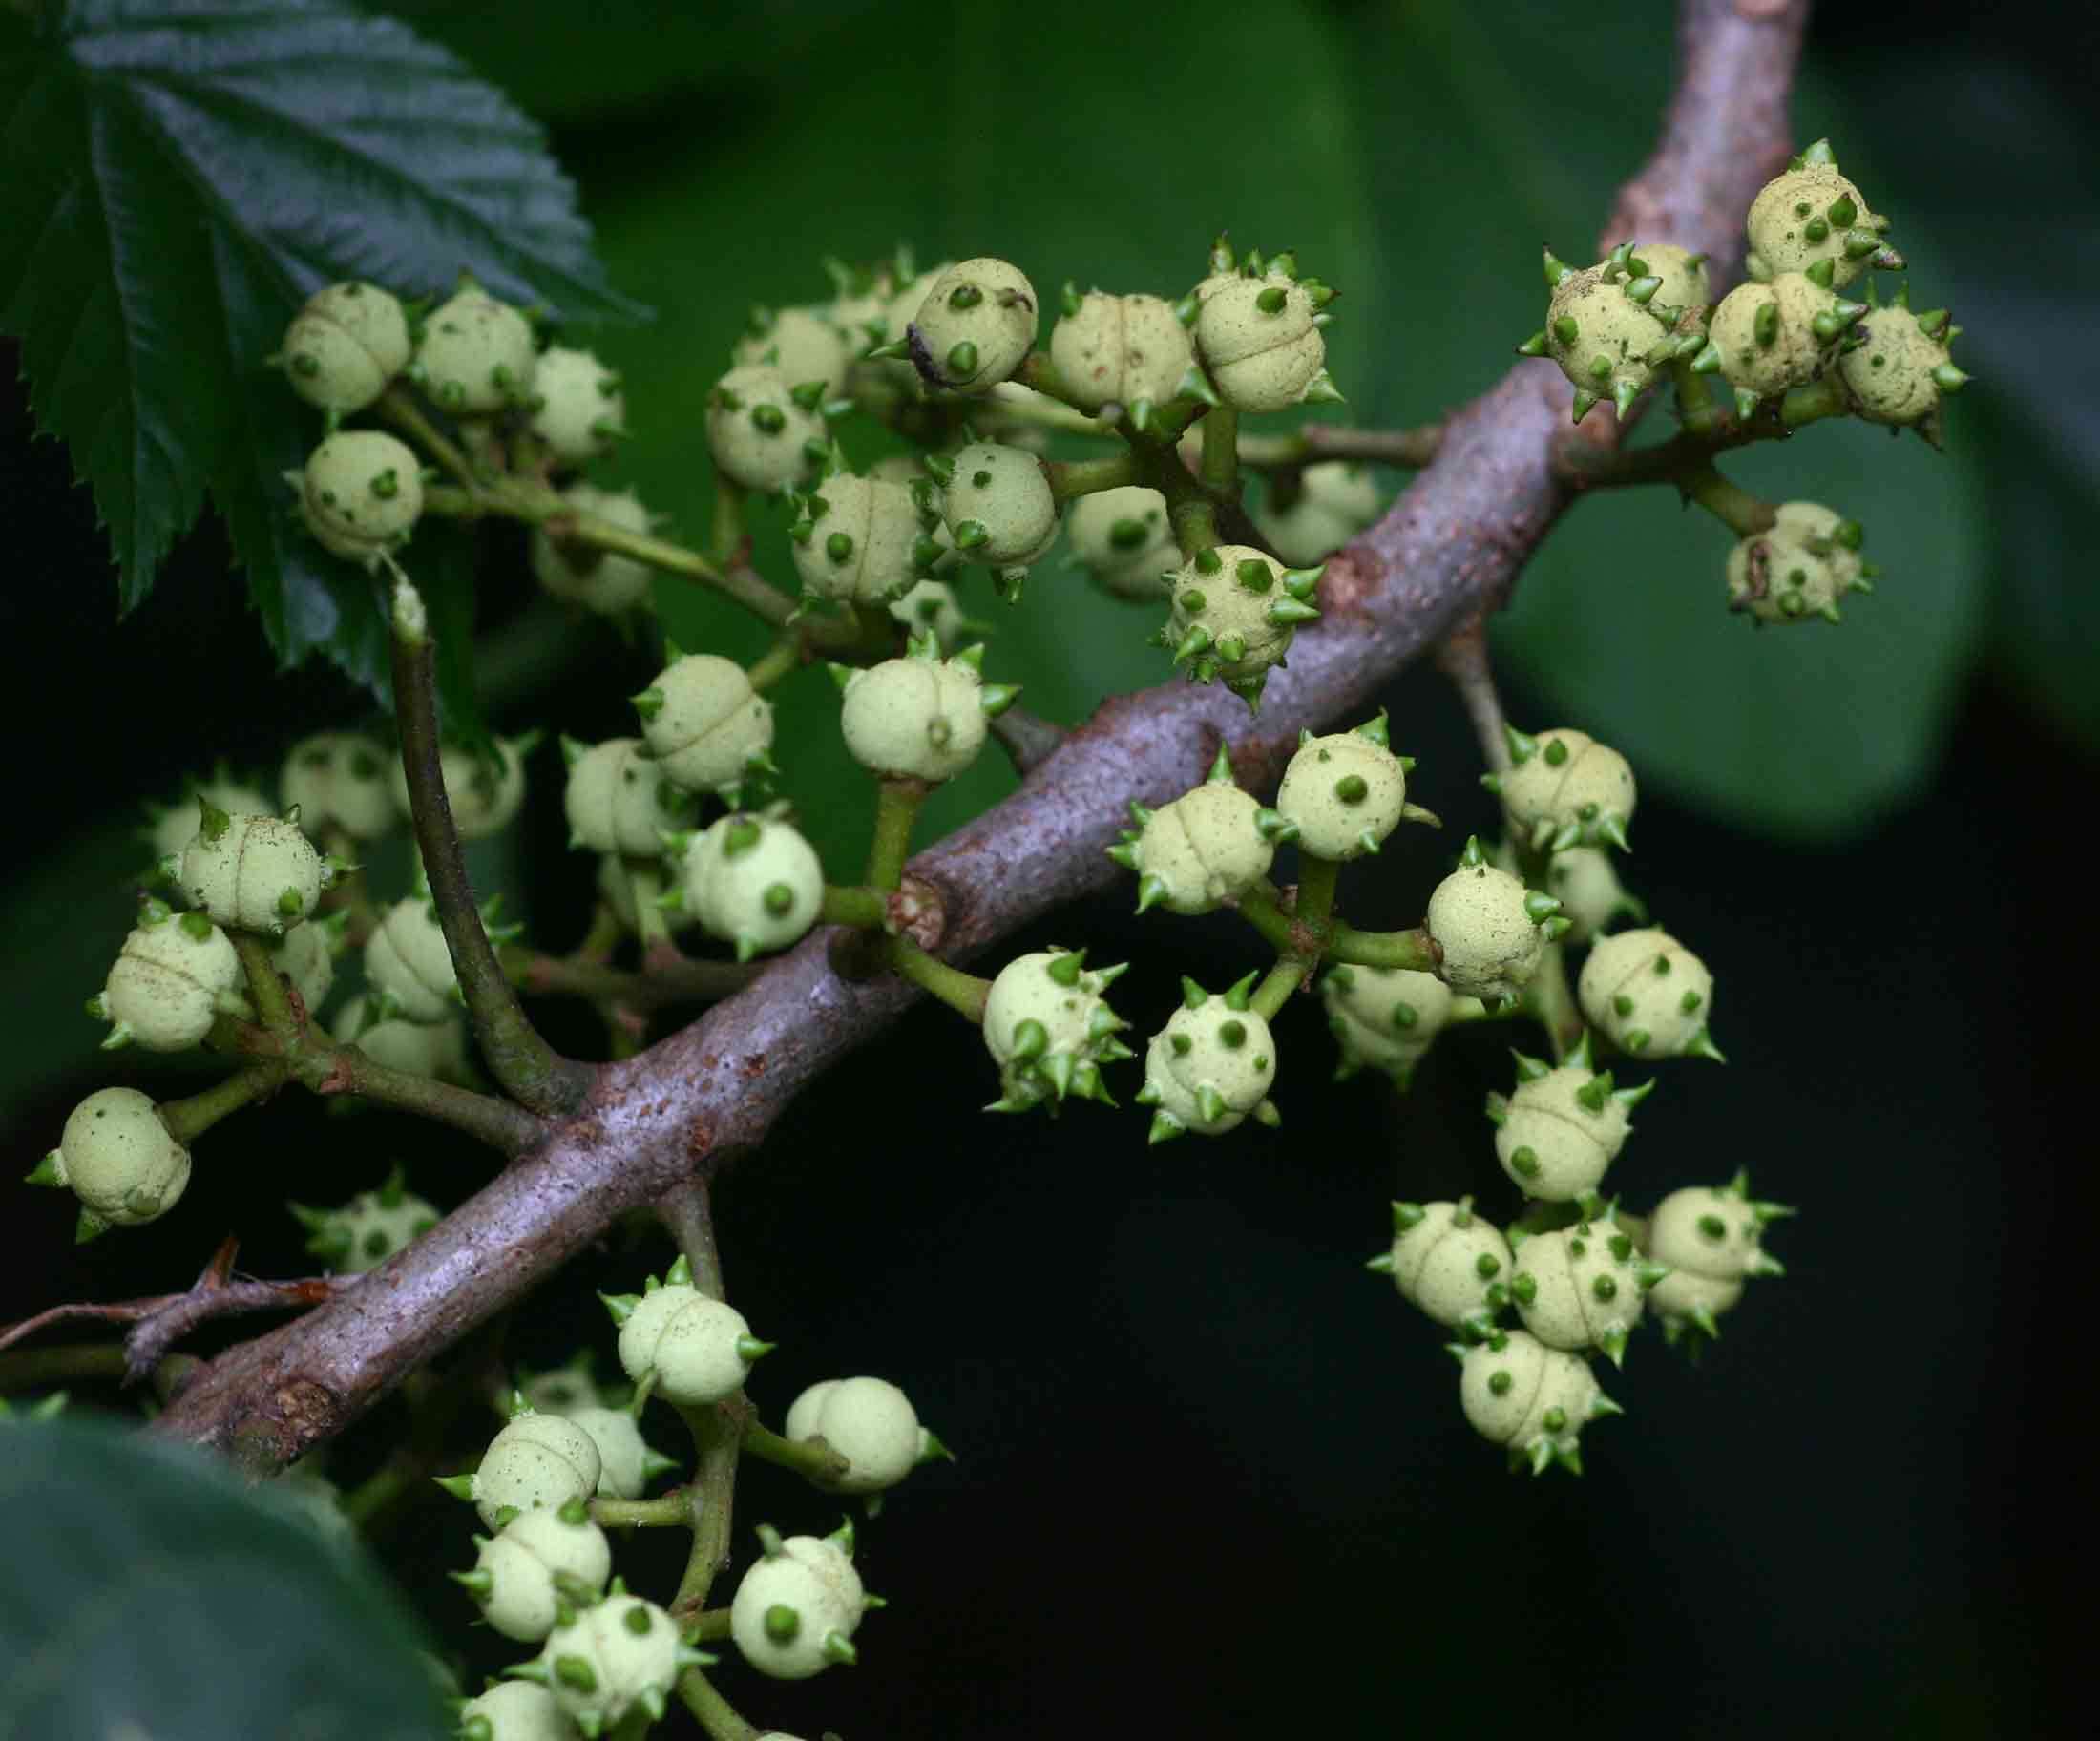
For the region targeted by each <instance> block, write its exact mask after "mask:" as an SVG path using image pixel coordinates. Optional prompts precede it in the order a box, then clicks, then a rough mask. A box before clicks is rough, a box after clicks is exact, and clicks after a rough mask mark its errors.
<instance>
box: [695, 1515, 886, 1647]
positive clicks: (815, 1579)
mask: <svg viewBox="0 0 2100 1741" xmlns="http://www.w3.org/2000/svg"><path fill="white" fill-rule="evenodd" d="M766 1539H767V1551H766V1553H765V1554H764V1555H763V1556H762V1557H761V1558H760V1559H758V1560H756V1561H754V1562H753V1563H751V1565H750V1566H749V1567H748V1568H747V1569H746V1572H745V1574H744V1576H743V1578H742V1579H741V1580H739V1581H738V1584H737V1589H736V1595H735V1596H734V1597H733V1598H732V1599H731V1601H730V1604H729V1636H730V1637H731V1638H732V1639H733V1640H734V1641H735V1642H736V1647H737V1649H738V1650H739V1651H741V1652H742V1653H743V1656H744V1660H745V1661H746V1662H747V1663H749V1664H750V1665H751V1667H752V1668H756V1669H757V1670H758V1671H759V1672H760V1673H761V1674H768V1675H771V1676H772V1677H773V1678H774V1679H775V1680H782V1681H800V1680H807V1679H808V1678H809V1676H811V1675H813V1674H820V1673H822V1672H823V1671H824V1670H825V1669H826V1668H830V1666H831V1665H832V1664H833V1663H841V1662H845V1663H850V1662H851V1661H852V1660H853V1649H852V1643H851V1640H852V1636H853V1633H854V1631H855V1630H856V1629H857V1628H858V1627H859V1626H860V1618H861V1615H862V1614H863V1613H864V1612H865V1611H866V1608H867V1601H868V1598H867V1593H866V1591H865V1590H864V1589H863V1588H862V1587H861V1582H860V1576H859V1574H858V1573H856V1572H855V1571H854V1570H853V1563H852V1561H851V1559H850V1558H849V1557H848V1555H847V1553H846V1551H845V1550H844V1549H843V1548H841V1547H840V1546H839V1544H838V1543H837V1542H833V1541H831V1540H830V1539H829V1538H825V1537H818V1536H789V1537H788V1538H787V1539H786V1540H785V1541H783V1540H782V1539H781V1538H779V1537H778V1536H773V1535H770V1534H768V1535H767V1538H766Z"/></svg>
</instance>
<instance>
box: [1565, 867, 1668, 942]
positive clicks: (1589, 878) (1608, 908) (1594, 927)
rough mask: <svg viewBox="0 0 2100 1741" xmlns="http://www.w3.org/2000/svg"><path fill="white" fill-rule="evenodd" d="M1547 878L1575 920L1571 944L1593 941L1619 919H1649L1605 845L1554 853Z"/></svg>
mask: <svg viewBox="0 0 2100 1741" xmlns="http://www.w3.org/2000/svg"><path fill="white" fill-rule="evenodd" d="M1545 880H1546V886H1547V888H1549V889H1550V890H1551V891H1553V893H1554V894H1555V895H1557V896H1559V898H1560V902H1561V912H1563V913H1564V914H1565V916H1566V917H1567V918H1568V919H1570V920H1572V921H1573V923H1572V925H1571V926H1570V928H1569V930H1568V933H1567V940H1568V941H1569V942H1570V943H1588V942H1591V941H1593V940H1594V939H1595V938H1596V937H1598V936H1599V935H1601V934H1602V933H1604V932H1605V931H1607V929H1609V927H1610V926H1611V924H1612V922H1613V921H1614V920H1616V919H1620V918H1630V919H1633V920H1635V921H1637V922H1642V923H1645V922H1646V921H1647V918H1648V909H1647V907H1646V906H1644V905H1643V904H1642V903H1641V901H1640V900H1638V899H1637V898H1636V897H1635V896H1633V895H1630V894H1628V892H1627V891H1626V889H1625V887H1624V885H1622V884H1621V883H1620V881H1619V869H1618V866H1617V864H1616V862H1615V861H1614V860H1613V858H1612V856H1611V854H1610V853H1609V852H1607V851H1606V850H1604V849H1603V848H1602V847H1568V848H1565V849H1564V850H1561V851H1559V852H1556V853H1554V855H1553V858H1552V861H1551V862H1550V863H1549V864H1548V865H1547V867H1546V873H1545Z"/></svg>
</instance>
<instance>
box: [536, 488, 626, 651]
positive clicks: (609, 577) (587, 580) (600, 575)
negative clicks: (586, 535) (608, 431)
mask: <svg viewBox="0 0 2100 1741" xmlns="http://www.w3.org/2000/svg"><path fill="white" fill-rule="evenodd" d="M561 500H562V504H563V506H564V508H565V509H566V510H567V512H569V513H571V514H590V515H592V516H593V517H595V518H597V519H600V520H609V521H610V522H611V523H612V524H613V525H615V526H617V527H619V528H620V530H621V531H622V532H632V533H644V534H645V533H648V532H650V531H652V530H653V529H654V527H655V524H656V516H655V515H653V514H650V512H649V511H648V509H647V508H645V507H643V506H642V502H641V497H640V496H639V495H637V494H636V493H634V492H633V491H632V490H620V491H612V490H600V489H599V488H598V487H597V485H595V484H587V483H584V482H582V481H581V480H578V482H576V483H573V484H571V485H570V486H569V487H568V488H567V489H566V490H564V491H562V493H561ZM526 555H527V558H528V560H530V562H531V563H532V568H533V577H534V578H535V579H536V580H537V581H538V582H539V584H540V585H541V586H542V587H544V588H545V589H546V590H547V592H548V593H550V594H551V595H552V596H553V597H555V598H565V599H568V600H569V601H571V602H572V603H575V604H580V605H581V606H582V607H583V608H584V609H585V610H587V611H593V612H596V613H597V614H598V615H599V616H600V617H617V616H619V615H620V613H621V612H622V611H631V610H636V609H639V608H644V607H646V605H647V604H648V602H649V598H650V593H651V589H652V588H653V587H654V585H655V582H656V576H655V573H654V572H653V571H652V570H651V569H650V567H649V565H648V564H647V563H646V562H642V561H640V560H638V559H637V558H636V557H633V556H621V555H620V553H619V552H618V551H612V550H604V549H601V548H599V546H598V545H595V544H591V543H587V542H585V541H584V540H583V539H581V538H557V537H556V536H554V535H553V534H551V533H550V532H548V530H547V529H546V527H545V526H535V527H534V528H533V535H532V538H531V540H530V542H529V543H528V545H527V547H526Z"/></svg>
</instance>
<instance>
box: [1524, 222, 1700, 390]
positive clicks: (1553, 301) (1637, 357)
mask: <svg viewBox="0 0 2100 1741" xmlns="http://www.w3.org/2000/svg"><path fill="white" fill-rule="evenodd" d="M1636 282H1638V281H1636V280H1634V279H1633V277H1632V276H1631V274H1630V273H1629V272H1628V268H1627V262H1626V260H1625V259H1624V258H1622V257H1620V256H1619V255H1617V254H1616V253H1615V254H1614V255H1613V256H1611V257H1610V258H1607V259H1606V260H1604V261H1602V262H1599V263H1598V264H1596V265H1594V266H1589V267H1586V269H1584V270H1583V271H1580V272H1569V273H1567V274H1565V276H1564V277H1563V278H1562V279H1561V280H1560V282H1559V283H1556V284H1555V285H1554V286H1553V291H1552V294H1551V295H1550V296H1549V297H1548V298H1547V301H1546V311H1545V354H1546V355H1547V356H1549V357H1551V358H1552V359H1553V361H1554V362H1555V363H1557V364H1559V365H1560V367H1561V372H1562V373H1563V374H1564V375H1565V376H1566V377H1567V378H1568V380H1569V381H1571V382H1572V383H1574V386H1575V420H1576V421H1577V422H1578V423H1580V422H1581V421H1582V419H1583V417H1584V416H1585V415H1586V413H1587V412H1588V410H1589V408H1590V406H1591V405H1592V404H1594V403H1595V402H1596V401H1597V400H1599V399H1608V400H1610V401H1612V403H1613V405H1614V406H1615V408H1616V409H1617V410H1618V412H1619V415H1620V416H1622V417H1624V416H1625V415H1626V412H1627V408H1628V407H1629V406H1630V405H1631V404H1632V403H1633V400H1634V397H1635V395H1637V394H1638V393H1639V392H1640V390H1641V389H1642V388H1645V387H1646V386H1647V385H1648V384H1649V381H1650V380H1652V379H1653V378H1654V374H1655V368H1656V366H1657V364H1658V363H1660V362H1661V361H1663V360H1664V359H1665V357H1667V355H1668V354H1669V346H1670V328H1669V327H1667V326H1666V325H1663V323H1662V321H1661V320H1660V319H1658V318H1657V317H1656V316H1655V314H1653V313H1652V312H1651V311H1650V309H1649V305H1648V304H1646V303H1642V302H1637V301H1635V300H1634V298H1633V297H1632V296H1631V295H1630V294H1629V293H1628V292H1629V291H1630V289H1631V287H1632V285H1633V284H1634V283H1636Z"/></svg>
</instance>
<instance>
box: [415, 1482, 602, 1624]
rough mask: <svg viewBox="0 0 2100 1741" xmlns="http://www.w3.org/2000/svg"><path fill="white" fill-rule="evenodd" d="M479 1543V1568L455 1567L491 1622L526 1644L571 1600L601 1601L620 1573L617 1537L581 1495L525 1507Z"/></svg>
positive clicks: (579, 1602) (558, 1616)
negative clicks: (558, 1502)
mask: <svg viewBox="0 0 2100 1741" xmlns="http://www.w3.org/2000/svg"><path fill="white" fill-rule="evenodd" d="M476 1545H477V1546H478V1547H479V1549H480V1552H479V1554H478V1555H476V1557H475V1559H474V1566H473V1571H471V1572H468V1573H466V1574H464V1575H460V1574H454V1575H455V1576H457V1577H459V1582H460V1583H461V1584H464V1585H466V1587H467V1589H468V1591H469V1593H470V1594H471V1595H473V1599H474V1600H475V1601H476V1602H477V1603H479V1604H480V1605H481V1617H482V1618H483V1619H484V1620H486V1621H487V1622H488V1623H489V1625H490V1626H494V1628H495V1629H496V1630H497V1631H498V1632H500V1633H502V1634H503V1636H504V1637H505V1638H515V1639H517V1640H518V1641H520V1642H521V1643H524V1644H531V1643H533V1642H535V1641H536V1640H538V1639H542V1638H545V1637H546V1636H547V1634H548V1633H550V1632H552V1631H553V1630H554V1629H555V1627H556V1626H557V1625H558V1624H559V1623H560V1620H561V1617H562V1610H563V1609H564V1608H568V1607H575V1606H585V1605H589V1604H591V1603H593V1602H595V1601H596V1600H597V1599H598V1598H599V1594H600V1593H601V1592H602V1591H603V1590H604V1588H605V1581H606V1580H607V1579H608V1578H610V1577H611V1576H612V1575H613V1548H612V1543H611V1542H608V1541H607V1540H606V1539H605V1532H604V1531H603V1530H602V1529H600V1528H599V1526H598V1525H597V1524H596V1523H594V1522H592V1521H591V1516H590V1512H589V1511H588V1510H587V1509H586V1507H585V1505H584V1502H583V1500H580V1499H578V1500H569V1501H568V1503H566V1504H564V1505H560V1506H555V1507H546V1506H541V1507H538V1508H536V1509H534V1510H530V1511H521V1512H519V1513H518V1515H517V1516H516V1517H515V1518H513V1519H512V1520H511V1521H509V1522H508V1523H506V1524H505V1525H504V1526H503V1527H502V1528H501V1529H500V1530H498V1531H497V1532H496V1533H495V1535H494V1536H493V1537H489V1536H484V1537H479V1538H477V1540H476Z"/></svg>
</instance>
